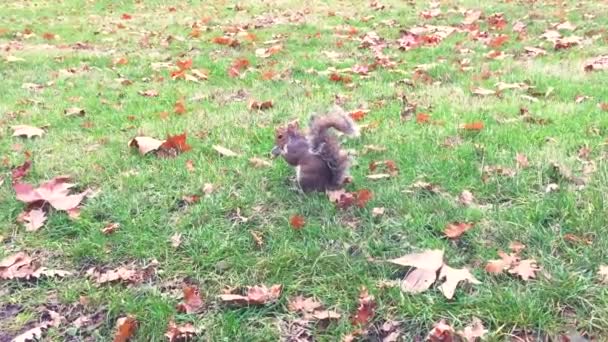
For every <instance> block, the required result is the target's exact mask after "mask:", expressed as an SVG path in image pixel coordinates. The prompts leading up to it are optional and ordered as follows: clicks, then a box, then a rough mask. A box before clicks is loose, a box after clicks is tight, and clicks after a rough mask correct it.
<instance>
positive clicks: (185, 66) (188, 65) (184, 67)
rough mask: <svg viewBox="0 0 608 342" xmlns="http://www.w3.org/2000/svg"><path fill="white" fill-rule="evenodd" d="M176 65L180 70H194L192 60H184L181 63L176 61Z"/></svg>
mask: <svg viewBox="0 0 608 342" xmlns="http://www.w3.org/2000/svg"><path fill="white" fill-rule="evenodd" d="M175 65H176V66H177V67H178V68H179V70H188V69H190V68H192V59H191V58H190V59H184V60H181V61H176V62H175Z"/></svg>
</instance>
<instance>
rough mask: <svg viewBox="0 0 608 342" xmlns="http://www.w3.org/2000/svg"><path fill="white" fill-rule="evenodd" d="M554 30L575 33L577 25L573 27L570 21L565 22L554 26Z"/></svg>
mask: <svg viewBox="0 0 608 342" xmlns="http://www.w3.org/2000/svg"><path fill="white" fill-rule="evenodd" d="M553 28H554V29H556V30H566V31H574V30H575V29H576V25H573V24H572V23H571V22H569V21H564V22H562V23H559V24H554V25H553Z"/></svg>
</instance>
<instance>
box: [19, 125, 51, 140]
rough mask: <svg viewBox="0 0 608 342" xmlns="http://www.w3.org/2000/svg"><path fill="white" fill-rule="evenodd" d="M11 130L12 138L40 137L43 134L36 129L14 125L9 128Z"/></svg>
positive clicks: (42, 131) (40, 130)
mask: <svg viewBox="0 0 608 342" xmlns="http://www.w3.org/2000/svg"><path fill="white" fill-rule="evenodd" d="M11 128H12V129H13V136H14V137H19V136H26V137H28V138H31V137H36V136H37V137H41V136H42V135H43V134H44V133H45V132H44V130H42V129H40V128H37V127H33V126H28V125H15V126H12V127H11Z"/></svg>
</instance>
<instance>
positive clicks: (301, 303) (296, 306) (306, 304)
mask: <svg viewBox="0 0 608 342" xmlns="http://www.w3.org/2000/svg"><path fill="white" fill-rule="evenodd" d="M321 307H323V304H321V303H320V302H318V301H316V300H315V299H314V298H312V297H311V298H304V297H303V296H297V297H294V298H292V299H290V300H289V303H288V304H287V308H288V309H289V311H291V312H303V313H310V312H314V311H316V310H318V309H320V308H321Z"/></svg>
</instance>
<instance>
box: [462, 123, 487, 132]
mask: <svg viewBox="0 0 608 342" xmlns="http://www.w3.org/2000/svg"><path fill="white" fill-rule="evenodd" d="M462 129H464V130H467V131H481V130H482V129H483V122H481V121H474V122H471V123H466V124H464V125H462Z"/></svg>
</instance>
